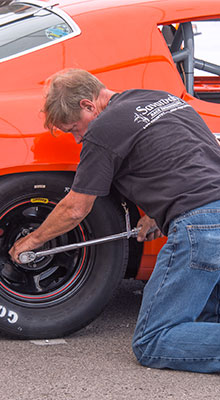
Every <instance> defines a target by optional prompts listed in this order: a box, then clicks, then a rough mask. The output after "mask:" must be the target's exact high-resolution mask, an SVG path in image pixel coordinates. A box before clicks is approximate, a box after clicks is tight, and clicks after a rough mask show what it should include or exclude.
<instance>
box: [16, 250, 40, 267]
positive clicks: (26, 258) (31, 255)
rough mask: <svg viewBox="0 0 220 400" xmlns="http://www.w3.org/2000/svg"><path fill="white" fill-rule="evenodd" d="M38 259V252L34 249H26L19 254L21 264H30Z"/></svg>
mask: <svg viewBox="0 0 220 400" xmlns="http://www.w3.org/2000/svg"><path fill="white" fill-rule="evenodd" d="M35 259H36V253H35V252H34V251H24V252H23V253H20V254H19V261H20V263H21V264H28V263H30V262H32V261H34V260H35Z"/></svg>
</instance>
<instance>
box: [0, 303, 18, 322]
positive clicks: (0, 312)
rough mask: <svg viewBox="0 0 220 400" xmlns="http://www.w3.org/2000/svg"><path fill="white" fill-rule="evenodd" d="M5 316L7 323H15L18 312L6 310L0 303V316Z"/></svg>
mask: <svg viewBox="0 0 220 400" xmlns="http://www.w3.org/2000/svg"><path fill="white" fill-rule="evenodd" d="M4 317H6V319H7V321H8V322H9V324H15V323H16V322H17V320H18V314H17V313H16V312H15V311H12V310H7V308H6V307H4V306H2V305H0V318H4Z"/></svg>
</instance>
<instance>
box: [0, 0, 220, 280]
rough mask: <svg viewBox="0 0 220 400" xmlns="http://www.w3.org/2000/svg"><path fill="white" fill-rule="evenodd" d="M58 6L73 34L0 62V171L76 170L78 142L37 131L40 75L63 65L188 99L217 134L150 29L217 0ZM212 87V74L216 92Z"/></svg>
mask: <svg viewBox="0 0 220 400" xmlns="http://www.w3.org/2000/svg"><path fill="white" fill-rule="evenodd" d="M45 3H46V1H45ZM59 7H60V8H61V9H62V10H64V11H65V12H66V13H67V14H68V15H69V16H71V17H72V18H73V20H74V21H75V22H76V24H77V25H78V26H79V27H80V29H81V34H80V35H79V36H76V37H74V38H70V39H67V40H64V41H62V42H60V43H55V44H54V45H51V46H49V47H45V48H42V49H39V50H36V51H31V52H29V53H27V54H23V55H22V56H17V57H14V58H11V59H9V60H5V61H3V62H0V88H1V89H0V110H1V112H0V140H1V146H0V175H7V174H13V173H20V172H29V171H56V170H59V171H61V170H63V171H75V170H76V168H77V165H78V163H79V156H80V149H81V147H80V145H76V144H75V141H74V139H73V137H72V135H71V134H64V133H62V132H58V134H57V135H56V136H52V135H51V134H50V133H49V132H48V131H46V130H45V129H44V127H43V122H44V120H43V115H42V113H41V112H40V110H41V108H42V105H43V101H44V85H45V82H46V80H47V78H48V77H49V76H51V75H52V74H54V73H55V72H57V71H59V70H62V69H64V68H69V67H76V68H82V69H86V70H88V71H90V72H92V73H94V74H95V75H96V76H97V77H98V78H99V79H101V80H102V81H103V82H104V83H105V84H106V85H107V86H108V87H109V88H110V89H112V90H115V91H119V92H120V91H123V90H126V89H129V88H146V89H160V90H165V91H168V92H171V93H173V94H175V95H177V96H179V97H182V98H183V99H184V100H186V101H188V102H189V103H190V104H191V105H192V106H193V107H194V108H195V109H196V110H197V111H198V112H199V113H200V115H201V116H202V118H203V119H204V120H205V121H206V123H207V124H208V126H209V127H210V129H211V130H212V131H213V133H216V132H219V126H220V104H214V103H208V102H205V101H201V100H198V99H196V98H195V97H193V96H191V95H189V94H188V93H187V92H186V88H185V86H184V84H183V82H182V80H181V78H180V75H179V73H178V71H177V69H176V67H175V64H174V62H173V59H172V56H171V54H170V52H169V50H168V47H167V45H166V43H165V40H164V38H163V37H162V33H161V32H160V30H159V29H158V25H160V24H168V23H174V22H175V23H178V22H180V21H181V22H184V21H188V20H189V21H190V20H193V19H206V18H209V19H211V18H215V17H216V18H219V16H220V2H219V0H210V1H209V2H207V1H206V0H199V1H198V0H189V1H188V0H185V1H184V2H182V1H181V2H179V1H178V0H169V1H167V0H152V1H140V0H117V1H116V0H105V1H103V0H97V1H91V0H87V1H80V2H79V1H75V2H74V1H67V0H63V1H60V4H59ZM210 82H211V81H209V80H208V78H206V79H205V78H203V79H199V78H197V79H196V81H195V86H196V85H197V86H198V87H197V89H198V90H200V89H201V88H203V89H204V88H205V89H204V90H207V91H208V90H209V85H210ZM211 83H212V90H213V82H211ZM219 87H220V78H219V77H217V78H215V88H216V91H218V90H219ZM165 240H166V239H158V240H156V241H153V242H149V243H146V244H145V245H144V252H143V257H142V260H141V265H140V268H139V271H138V274H137V279H147V278H149V276H150V273H151V272H152V269H153V266H154V264H155V260H156V256H157V254H158V251H159V250H160V248H161V247H162V245H163V244H164V241H165Z"/></svg>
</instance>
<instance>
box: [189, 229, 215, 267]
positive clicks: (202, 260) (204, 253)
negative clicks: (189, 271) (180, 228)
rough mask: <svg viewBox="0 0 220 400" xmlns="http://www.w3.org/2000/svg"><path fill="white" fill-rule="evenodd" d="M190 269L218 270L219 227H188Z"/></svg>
mask: <svg viewBox="0 0 220 400" xmlns="http://www.w3.org/2000/svg"><path fill="white" fill-rule="evenodd" d="M187 231H188V236H189V240H190V243H191V265H190V267H191V268H196V269H203V270H206V271H217V270H220V225H219V224H218V225H188V226H187Z"/></svg>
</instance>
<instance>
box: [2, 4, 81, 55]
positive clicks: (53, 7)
mask: <svg viewBox="0 0 220 400" xmlns="http://www.w3.org/2000/svg"><path fill="white" fill-rule="evenodd" d="M18 3H19V2H18ZM21 3H24V4H28V5H33V6H39V7H42V8H43V9H49V10H51V12H53V13H54V14H56V15H58V16H59V17H61V18H62V19H63V20H64V21H65V22H66V23H67V24H68V25H69V26H70V27H71V29H72V30H73V32H72V33H70V34H69V35H66V36H65V37H64V38H60V39H57V40H55V41H53V42H49V43H45V44H42V45H40V46H36V47H32V48H31V49H28V50H25V51H21V52H20V53H16V54H13V55H12V56H8V57H5V58H2V59H0V63H1V62H4V61H8V60H11V59H13V58H17V57H21V56H23V55H25V54H28V53H33V52H34V51H37V50H40V49H43V48H45V47H49V46H53V45H55V44H56V43H60V42H64V40H68V39H71V38H73V37H75V36H79V35H80V34H81V29H80V28H79V26H78V25H77V24H76V22H74V21H73V19H72V18H71V17H70V16H69V15H68V14H66V13H65V11H63V10H61V9H60V8H58V7H56V5H57V4H58V3H57V2H56V1H48V2H44V1H38V0H36V1H29V0H25V1H21Z"/></svg>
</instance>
